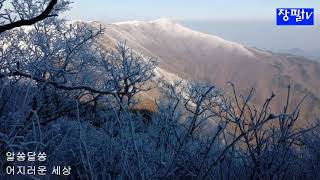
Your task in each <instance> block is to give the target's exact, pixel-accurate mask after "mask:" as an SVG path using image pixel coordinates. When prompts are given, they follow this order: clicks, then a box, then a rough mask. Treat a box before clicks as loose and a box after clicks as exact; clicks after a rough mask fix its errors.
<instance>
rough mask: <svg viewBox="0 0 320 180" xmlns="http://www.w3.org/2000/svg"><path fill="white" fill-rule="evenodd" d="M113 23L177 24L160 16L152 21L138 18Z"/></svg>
mask: <svg viewBox="0 0 320 180" xmlns="http://www.w3.org/2000/svg"><path fill="white" fill-rule="evenodd" d="M112 24H114V25H141V24H177V22H176V21H174V20H173V19H170V18H160V19H157V20H153V21H139V20H132V21H123V22H116V23H112Z"/></svg>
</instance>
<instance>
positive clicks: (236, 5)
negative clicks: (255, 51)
mask: <svg viewBox="0 0 320 180" xmlns="http://www.w3.org/2000/svg"><path fill="white" fill-rule="evenodd" d="M87 7H91V8H90V9H88V8H87ZM279 7H303V8H308V7H309V8H315V13H316V16H315V18H316V21H315V23H316V25H314V26H309V27H278V26H276V23H275V11H276V8H279ZM319 9H320V2H319V1H316V0H309V1H308V2H306V1H301V0H284V1H281V2H280V1H277V0H270V1H268V2H266V1H261V0H258V1H253V0H244V1H241V2H233V1H231V0H226V1H221V0H220V1H219V0H215V1H209V0H200V1H197V2H186V1H182V0H175V1H168V0H163V1H154V2H149V1H147V0H136V1H128V0H124V1H121V2H120V1H119V2H115V1H111V0H106V1H103V2H101V1H98V0H92V1H90V2H89V1H84V0H76V1H75V2H74V3H73V4H72V8H71V11H70V12H68V13H67V14H66V16H67V17H68V18H70V19H73V20H86V21H102V22H105V23H114V22H121V21H131V20H142V21H150V20H155V19H160V18H170V19H173V20H176V21H178V22H180V23H181V24H183V25H185V26H187V27H190V28H192V29H194V30H197V31H200V32H204V33H208V34H212V35H216V36H220V37H221V38H224V39H226V40H230V41H235V42H238V43H241V44H244V45H246V46H249V47H256V48H259V49H263V50H272V51H282V50H290V49H296V48H297V49H301V50H302V51H305V52H307V53H311V52H312V53H313V52H319V51H320V48H318V47H320V43H319V42H320V23H319V19H320V14H319V13H318V10H319ZM84 11H85V12H86V13H83V12H84ZM319 56H320V55H319Z"/></svg>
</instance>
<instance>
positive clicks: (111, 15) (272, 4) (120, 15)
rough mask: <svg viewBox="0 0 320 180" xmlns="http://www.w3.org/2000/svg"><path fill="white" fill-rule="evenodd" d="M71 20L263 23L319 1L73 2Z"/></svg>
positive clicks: (79, 0)
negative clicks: (282, 12)
mask: <svg viewBox="0 0 320 180" xmlns="http://www.w3.org/2000/svg"><path fill="white" fill-rule="evenodd" d="M73 2H74V4H73V5H72V6H73V8H72V10H71V11H70V17H72V18H73V19H86V20H104V21H122V20H130V19H140V20H152V19H158V18H163V17H165V18H173V19H177V20H217V19H218V20H225V19H232V20H252V19H257V20H263V19H269V20H271V19H272V18H274V12H275V8H280V7H305V8H307V7H310V8H315V9H318V10H320V1H319V0H73Z"/></svg>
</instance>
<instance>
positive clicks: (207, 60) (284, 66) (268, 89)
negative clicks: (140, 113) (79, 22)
mask: <svg viewBox="0 0 320 180" xmlns="http://www.w3.org/2000/svg"><path fill="white" fill-rule="evenodd" d="M235 29H236V27H235ZM102 39H103V41H106V42H110V41H112V42H119V41H126V43H127V45H128V46H129V47H131V48H133V49H134V50H135V51H137V52H140V53H142V54H144V55H146V56H149V57H154V58H156V59H157V60H158V62H159V63H160V68H161V69H162V70H164V71H166V72H170V73H173V74H176V75H178V77H181V78H183V79H188V80H199V79H201V80H210V81H213V82H214V83H216V84H218V85H219V86H220V87H222V88H224V89H228V88H229V86H227V82H228V81H232V82H234V83H235V84H236V85H237V86H238V87H239V89H240V92H239V93H241V94H246V93H247V92H248V90H249V89H250V88H251V87H255V88H256V89H257V94H256V97H255V99H254V101H255V102H256V103H257V104H261V103H262V102H264V100H265V99H266V98H267V97H269V96H270V94H271V93H272V92H274V93H276V94H277V95H278V96H277V97H279V98H278V99H277V100H276V101H275V102H274V103H273V106H272V107H273V108H274V109H281V108H280V107H282V106H283V102H284V100H285V97H286V92H287V86H288V85H289V84H291V85H292V86H293V95H292V97H293V99H292V102H291V104H292V105H294V104H295V103H297V102H298V101H299V100H300V98H302V96H304V95H305V94H308V95H309V97H312V98H310V99H308V102H306V103H305V106H304V107H305V108H306V110H305V111H304V114H305V115H307V116H311V117H313V114H314V113H319V114H320V93H319V92H320V65H319V64H318V63H316V62H313V61H309V60H307V59H304V58H301V57H296V56H284V55H280V54H275V53H272V52H266V51H263V50H258V49H254V48H249V47H246V46H244V45H242V44H239V43H235V42H231V41H228V40H224V39H222V38H220V37H217V36H214V35H209V34H204V33H201V32H196V31H194V30H192V29H189V28H187V27H184V26H182V25H180V24H179V23H177V22H175V21H173V20H170V19H160V20H156V21H150V22H144V21H128V22H120V23H114V24H108V25H105V34H104V36H103V37H102ZM106 44H108V43H106ZM106 46H107V45H106ZM168 77H169V76H168ZM310 112H312V113H310Z"/></svg>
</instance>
